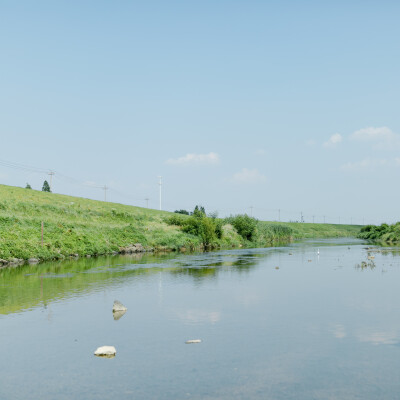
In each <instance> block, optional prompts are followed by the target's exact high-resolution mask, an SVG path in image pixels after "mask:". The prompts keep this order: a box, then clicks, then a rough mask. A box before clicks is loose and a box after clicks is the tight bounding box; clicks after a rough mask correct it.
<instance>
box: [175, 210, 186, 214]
mask: <svg viewBox="0 0 400 400" xmlns="http://www.w3.org/2000/svg"><path fill="white" fill-rule="evenodd" d="M174 212H175V213H177V214H184V215H189V211H186V210H175V211H174Z"/></svg>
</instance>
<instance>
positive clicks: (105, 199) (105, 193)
mask: <svg viewBox="0 0 400 400" xmlns="http://www.w3.org/2000/svg"><path fill="white" fill-rule="evenodd" d="M108 189H109V188H108V187H107V186H106V185H104V186H103V190H104V201H107V190H108Z"/></svg>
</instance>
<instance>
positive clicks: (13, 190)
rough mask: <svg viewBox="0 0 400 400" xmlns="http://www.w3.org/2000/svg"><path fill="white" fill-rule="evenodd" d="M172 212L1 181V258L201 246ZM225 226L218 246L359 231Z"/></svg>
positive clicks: (272, 225)
mask: <svg viewBox="0 0 400 400" xmlns="http://www.w3.org/2000/svg"><path fill="white" fill-rule="evenodd" d="M171 215H176V214H173V213H169V212H165V211H157V210H151V209H146V208H141V207H133V206H126V205H123V204H116V203H106V202H101V201H95V200H89V199H84V198H80V197H71V196H65V195H60V194H54V193H47V192H41V191H35V190H30V189H22V188H17V187H12V186H4V185H0V259H2V260H8V261H9V260H13V259H23V260H28V259H29V258H38V259H40V260H50V259H62V258H65V257H68V256H71V255H78V256H92V255H100V254H111V253H113V252H119V251H120V250H121V248H123V247H126V246H129V245H131V244H134V243H141V244H142V245H143V246H144V247H145V248H146V249H156V250H157V249H159V250H160V249H161V250H179V249H182V248H185V249H201V248H202V240H201V238H200V237H199V236H198V235H195V234H192V233H188V232H184V231H183V230H182V228H181V227H180V226H177V225H173V224H171V223H170V222H168V220H169V219H170V217H171ZM183 218H185V217H183ZM42 222H43V225H44V235H43V245H42V243H41V224H42ZM220 225H221V226H222V236H221V237H220V238H219V239H216V240H215V243H213V245H214V247H238V246H263V245H267V244H269V243H271V242H273V241H274V240H276V239H280V238H281V239H285V240H287V239H289V238H303V237H338V236H355V235H357V233H358V232H359V230H360V227H359V226H352V225H329V224H300V223H279V224H278V223H267V222H260V223H259V225H258V230H259V231H260V232H262V233H263V234H262V235H259V236H258V237H257V238H258V239H257V240H253V241H252V242H249V241H248V240H245V239H243V237H242V236H240V235H239V234H238V233H237V231H236V230H235V229H234V228H233V227H232V225H230V224H229V223H228V222H226V221H220ZM280 232H284V235H283V236H282V235H281V236H280Z"/></svg>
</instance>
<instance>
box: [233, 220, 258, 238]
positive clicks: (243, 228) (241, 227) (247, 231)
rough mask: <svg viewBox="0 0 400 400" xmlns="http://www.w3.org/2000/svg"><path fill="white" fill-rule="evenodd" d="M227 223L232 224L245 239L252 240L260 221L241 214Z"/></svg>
mask: <svg viewBox="0 0 400 400" xmlns="http://www.w3.org/2000/svg"><path fill="white" fill-rule="evenodd" d="M226 222H227V223H229V224H231V225H232V226H233V227H234V228H235V229H236V230H237V232H238V234H239V235H240V236H242V238H243V239H246V240H252V238H253V236H254V234H255V233H256V228H257V222H258V221H257V220H256V219H255V218H253V217H249V216H248V215H247V214H239V215H235V216H230V217H228V218H226Z"/></svg>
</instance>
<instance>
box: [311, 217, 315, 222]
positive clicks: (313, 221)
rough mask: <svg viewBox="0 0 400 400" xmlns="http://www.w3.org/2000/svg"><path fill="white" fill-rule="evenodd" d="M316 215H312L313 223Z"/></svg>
mask: <svg viewBox="0 0 400 400" xmlns="http://www.w3.org/2000/svg"><path fill="white" fill-rule="evenodd" d="M314 217H315V215H313V216H312V223H314Z"/></svg>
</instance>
